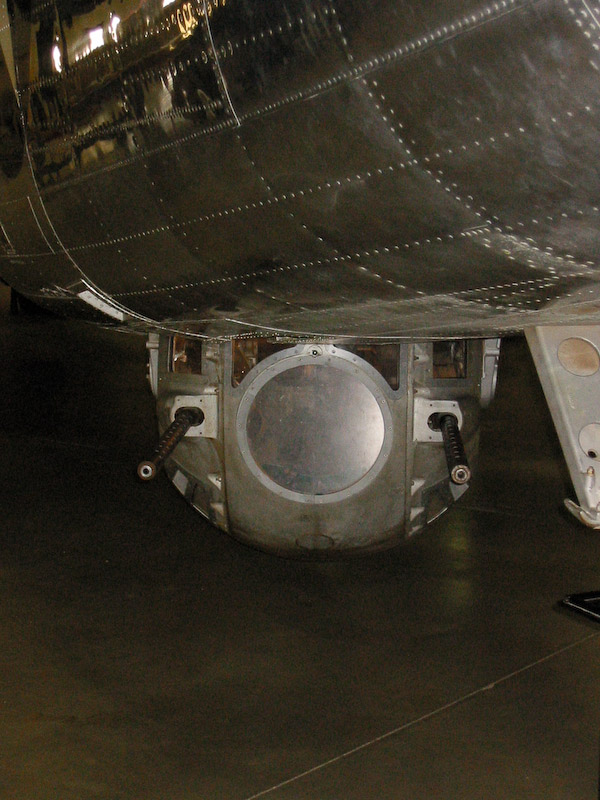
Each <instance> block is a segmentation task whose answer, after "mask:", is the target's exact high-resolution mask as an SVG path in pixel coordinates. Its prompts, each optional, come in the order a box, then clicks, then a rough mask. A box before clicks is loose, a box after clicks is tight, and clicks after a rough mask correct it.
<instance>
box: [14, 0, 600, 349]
mask: <svg viewBox="0 0 600 800" xmlns="http://www.w3.org/2000/svg"><path fill="white" fill-rule="evenodd" d="M598 19H600V4H598V3H597V2H595V0H540V2H520V1H519V0H498V1H497V2H488V3H485V2H484V3H482V2H477V1H476V0H444V2H436V3H431V2H425V0H422V1H421V2H417V0H410V1H409V0H377V1H376V0H282V2H278V3H274V2H272V0H253V1H252V2H251V1H250V0H211V1H210V2H209V1H208V0H174V1H173V2H168V0H166V3H165V0H141V2H140V0H112V2H106V3H98V4H95V3H94V2H93V0H54V2H51V1H50V0H9V3H8V7H6V6H4V7H3V11H2V20H1V21H2V26H1V30H0V43H1V45H2V52H3V56H4V64H3V66H2V70H1V81H0V83H1V92H0V125H1V133H2V136H1V137H0V185H1V195H0V197H1V200H0V223H1V228H2V229H1V232H0V239H1V244H2V251H3V255H2V257H1V260H0V275H2V276H3V277H4V279H5V280H6V281H7V282H9V283H11V284H12V285H14V286H16V287H17V288H19V289H20V290H22V291H24V292H25V293H28V294H30V295H33V296H36V297H43V298H45V299H46V300H47V301H49V302H53V303H55V304H58V305H61V306H63V307H66V308H68V310H69V311H71V312H72V313H83V311H84V310H85V304H84V303H83V302H81V301H80V300H76V299H73V298H74V296H75V294H76V293H77V292H78V291H79V290H80V289H81V286H82V285H85V286H88V287H94V289H95V291H97V292H98V294H99V295H101V296H104V297H106V298H113V299H114V301H115V302H116V303H117V304H119V306H120V307H121V308H122V309H125V310H127V312H128V319H129V320H130V321H131V323H132V324H134V325H138V326H140V325H141V326H152V325H153V324H161V325H166V326H173V327H186V326H187V325H188V323H189V321H193V323H194V325H193V329H194V330H195V331H196V332H198V333H201V334H204V335H209V336H235V335H240V334H242V335H243V334H250V333H252V332H254V331H261V330H265V329H267V330H277V331H284V332H290V333H301V334H309V335H316V334H323V335H331V336H340V335H348V336H359V335H361V336H383V337H388V336H404V337H413V338H423V337H427V336H436V335H438V336H457V335H461V334H466V335H475V334H484V335H487V334H491V333H494V332H503V331H512V330H518V329H520V328H522V327H523V326H525V325H531V324H536V323H544V322H552V323H558V322H561V321H564V322H571V321H573V320H574V319H582V318H583V319H585V321H594V320H596V319H598V318H600V296H599V289H598V283H597V279H598V274H599V273H598V268H599V263H598V258H599V252H600V232H599V224H598V223H599V220H600V210H599V205H600V180H599V168H600V137H599V136H598V129H599V128H600V81H599V75H598V70H599V68H600V28H599V26H598ZM15 85H16V88H17V94H18V98H19V99H18V104H19V108H17V106H16V105H15V100H14V91H13V88H14V86H15ZM19 113H20V114H21V115H22V119H23V120H25V127H26V132H25V137H24V141H23V140H22V138H21V135H20V133H19V125H18V122H17V120H18V117H19ZM82 281H83V284H82ZM184 320H185V321H187V322H186V323H184V322H183V321H184ZM180 321H181V322H180Z"/></svg>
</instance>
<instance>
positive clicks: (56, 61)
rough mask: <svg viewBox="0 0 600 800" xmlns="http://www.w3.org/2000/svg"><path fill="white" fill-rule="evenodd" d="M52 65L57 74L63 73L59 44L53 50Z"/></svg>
mask: <svg viewBox="0 0 600 800" xmlns="http://www.w3.org/2000/svg"><path fill="white" fill-rule="evenodd" d="M52 64H53V65H54V69H55V70H56V71H57V72H62V53H61V52H60V47H59V46H58V45H57V44H55V45H54V47H53V48H52Z"/></svg>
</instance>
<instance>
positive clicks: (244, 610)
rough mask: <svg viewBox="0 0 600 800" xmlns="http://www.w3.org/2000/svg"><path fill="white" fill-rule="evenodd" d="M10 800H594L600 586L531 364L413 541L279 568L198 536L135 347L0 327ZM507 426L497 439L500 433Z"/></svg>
mask: <svg viewBox="0 0 600 800" xmlns="http://www.w3.org/2000/svg"><path fill="white" fill-rule="evenodd" d="M0 364H1V365H2V384H1V385H2V390H1V392H0V445H1V452H0V509H1V517H0V798H6V799H7V800H92V798H94V799H95V798H100V799H101V800H121V799H122V800H212V799H213V798H215V799H218V800H221V799H222V800H249V799H250V798H262V797H265V798H269V800H301V798H302V800H304V798H310V800H365V798H378V800H399V799H400V798H402V799H403V798H407V799H408V800H420V798H428V799H431V798H434V799H437V798H444V800H446V799H454V798H469V799H470V798H485V799H486V800H493V799H494V798H499V799H500V798H501V799H502V800H504V799H505V798H511V799H512V798H528V799H529V798H543V799H544V800H552V799H553V798H560V799H561V800H574V799H579V798H581V799H582V800H583V799H584V798H586V799H587V798H597V797H598V744H599V741H598V740H599V729H600V625H598V626H596V625H594V624H593V623H591V622H586V621H584V620H582V619H580V618H577V617H575V616H573V615H571V614H569V613H567V612H564V611H561V610H559V609H558V608H557V607H556V603H557V601H558V600H559V599H560V598H561V597H563V596H564V595H565V594H568V593H571V592H577V591H585V590H588V589H595V588H600V535H599V534H594V533H592V532H589V531H586V530H584V529H583V528H580V527H578V526H577V524H576V523H575V522H574V521H572V520H571V519H570V518H569V517H568V516H567V515H566V514H565V513H563V512H562V511H561V510H560V506H561V502H562V498H563V497H564V495H565V493H570V492H571V489H570V487H569V484H568V478H567V477H566V475H565V471H564V468H563V466H562V461H561V460H560V455H559V452H558V448H557V444H556V440H555V437H554V433H553V430H552V427H551V423H550V422H549V419H548V415H547V411H546V408H545V405H544V404H543V401H542V397H541V392H540V389H539V387H538V385H537V379H536V377H535V375H534V373H533V370H532V367H531V363H530V360H529V356H528V354H527V350H526V348H525V346H524V344H523V342H520V341H509V342H508V343H507V344H506V346H505V353H504V357H503V360H502V363H501V374H500V388H499V394H498V397H497V400H496V401H495V402H494V404H493V406H492V408H491V410H490V412H489V413H488V414H487V416H486V419H485V422H484V428H483V435H482V458H481V464H480V469H479V473H478V476H477V479H476V481H475V483H474V485H473V487H472V489H471V490H470V491H469V493H468V494H467V496H466V497H465V498H463V500H462V501H461V502H460V503H459V504H458V505H457V506H456V507H455V508H454V509H453V510H452V511H451V512H450V513H448V514H447V515H446V516H445V517H443V518H442V519H440V520H439V521H438V522H437V523H435V524H434V525H433V526H432V527H431V528H430V530H429V532H427V533H425V534H424V535H422V536H421V537H420V538H419V539H417V540H416V541H414V542H413V543H412V544H410V545H408V546H406V547H403V548H399V549H396V550H393V551H390V552H387V553H382V554H379V555H376V556H374V557H368V558H364V559H361V560H355V561H350V562H347V563H332V564H310V563H297V562H290V561H284V560H281V559H277V558H274V557H272V556H269V555H265V554H263V553H259V552H257V551H254V550H251V549H249V548H247V547H244V546H242V545H240V544H238V543H236V542H235V541H233V540H231V539H229V538H228V537H227V536H226V535H225V534H222V533H220V532H218V531H216V530H214V529H212V528H211V527H209V526H208V525H206V524H204V523H203V521H202V520H201V518H200V517H199V516H198V515H196V514H195V513H194V512H193V511H192V510H191V509H190V508H189V507H188V506H186V504H185V503H184V501H183V500H182V499H181V498H180V497H179V496H178V495H177V493H176V491H175V490H174V489H173V488H172V487H171V486H170V485H169V484H168V482H167V480H166V479H162V480H159V481H157V482H156V484H155V485H152V486H147V485H140V484H139V483H138V482H137V480H136V478H135V466H136V464H137V462H138V460H139V459H140V458H141V457H143V456H145V455H147V454H148V453H149V452H151V451H152V449H153V445H154V439H155V434H154V421H153V403H152V399H151V397H150V394H149V390H148V389H147V386H146V383H145V348H144V342H143V341H141V340H139V339H137V338H136V337H133V336H126V335H122V334H115V333H113V332H110V331H105V330H100V329H93V328H90V327H87V326H84V325H81V324H78V323H67V322H63V321H60V320H54V319H46V318H28V317H19V318H14V319H11V318H9V316H8V311H7V304H6V295H5V294H3V295H2V308H1V310H0ZM503 428H505V429H504V430H503Z"/></svg>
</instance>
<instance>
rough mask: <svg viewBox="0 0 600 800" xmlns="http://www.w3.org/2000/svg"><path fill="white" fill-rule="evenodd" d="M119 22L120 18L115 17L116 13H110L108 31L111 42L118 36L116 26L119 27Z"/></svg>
mask: <svg viewBox="0 0 600 800" xmlns="http://www.w3.org/2000/svg"><path fill="white" fill-rule="evenodd" d="M120 22H121V18H120V17H117V15H116V14H111V15H110V22H109V23H108V33H109V35H110V38H111V39H112V40H113V42H116V41H117V38H118V33H117V28H118V27H119V24H120Z"/></svg>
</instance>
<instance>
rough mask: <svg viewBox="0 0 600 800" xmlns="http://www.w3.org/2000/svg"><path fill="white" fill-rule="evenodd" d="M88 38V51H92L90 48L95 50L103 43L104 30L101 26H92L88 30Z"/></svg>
mask: <svg viewBox="0 0 600 800" xmlns="http://www.w3.org/2000/svg"><path fill="white" fill-rule="evenodd" d="M89 39H90V48H89V51H88V52H90V53H91V52H92V50H97V49H98V48H99V47H103V45H104V31H103V30H102V28H92V30H91V31H89Z"/></svg>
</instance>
